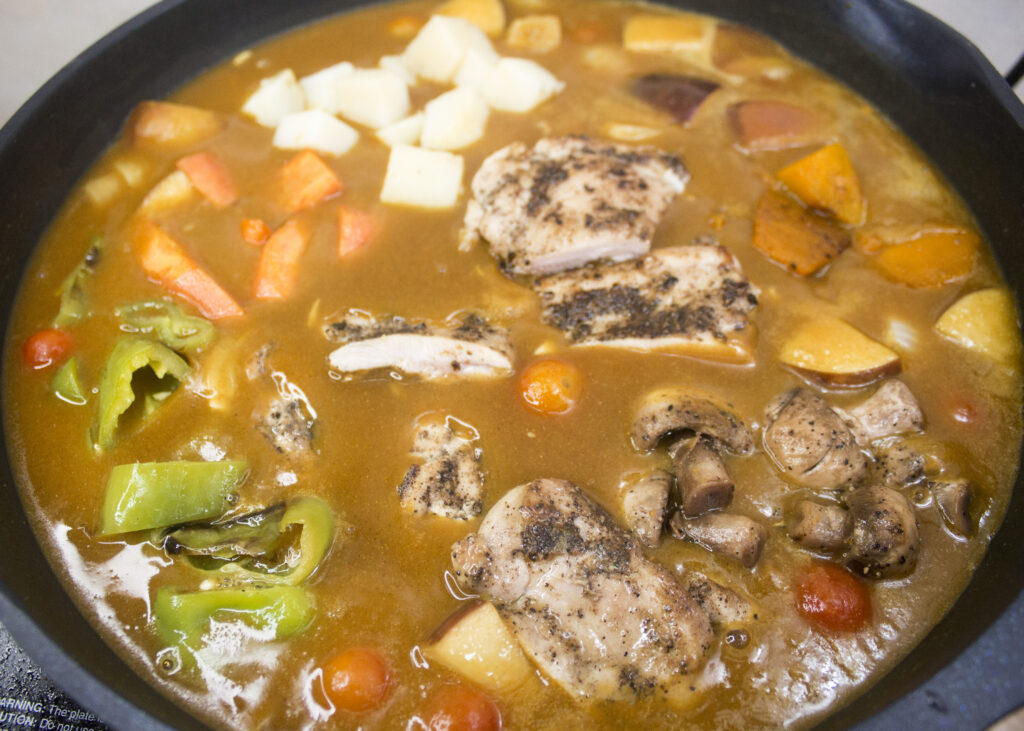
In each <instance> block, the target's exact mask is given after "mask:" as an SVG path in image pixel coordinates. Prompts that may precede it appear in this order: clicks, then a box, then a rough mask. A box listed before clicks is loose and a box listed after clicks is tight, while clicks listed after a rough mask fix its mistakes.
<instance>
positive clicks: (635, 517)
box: [620, 470, 672, 548]
mask: <svg viewBox="0 0 1024 731" xmlns="http://www.w3.org/2000/svg"><path fill="white" fill-rule="evenodd" d="M671 490H672V475H670V474H669V473H667V472H662V471H661V470H656V471H654V472H652V473H650V474H649V475H644V476H643V477H641V478H640V479H638V480H633V481H630V482H627V483H626V484H624V485H623V486H622V488H621V493H620V494H621V496H622V514H623V518H624V519H625V521H626V526H627V527H628V528H629V529H630V530H631V531H633V532H634V533H636V535H637V537H638V538H639V539H640V541H641V543H643V544H644V545H645V546H647V547H648V548H657V547H658V545H659V544H660V543H661V530H662V528H664V526H665V508H666V506H667V505H668V495H669V492H671Z"/></svg>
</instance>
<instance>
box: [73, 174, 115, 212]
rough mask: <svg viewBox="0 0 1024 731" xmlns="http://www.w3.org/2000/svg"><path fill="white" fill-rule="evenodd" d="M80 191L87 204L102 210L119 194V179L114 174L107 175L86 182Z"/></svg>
mask: <svg viewBox="0 0 1024 731" xmlns="http://www.w3.org/2000/svg"><path fill="white" fill-rule="evenodd" d="M82 191H83V192H84V193H85V197H86V198H88V199H89V202H90V203H92V204H93V205H94V206H97V207H100V208H103V207H106V206H108V205H110V204H111V203H113V202H114V199H115V198H117V196H118V195H119V194H120V193H121V178H120V176H119V175H117V174H116V173H107V174H106V175H100V176H98V177H95V178H92V179H91V180H88V181H86V183H85V184H84V185H83V186H82Z"/></svg>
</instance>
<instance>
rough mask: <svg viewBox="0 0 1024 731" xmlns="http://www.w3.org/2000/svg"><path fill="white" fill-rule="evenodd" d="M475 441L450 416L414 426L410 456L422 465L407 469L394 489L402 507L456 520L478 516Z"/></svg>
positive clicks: (468, 429)
mask: <svg viewBox="0 0 1024 731" xmlns="http://www.w3.org/2000/svg"><path fill="white" fill-rule="evenodd" d="M453 427H454V428H453ZM475 442H476V431H475V430H474V429H472V428H471V427H469V426H468V425H466V424H463V423H462V422H460V421H458V420H455V419H453V418H452V417H447V418H444V419H438V418H436V417H435V418H428V419H426V420H423V421H421V422H420V423H419V424H417V426H416V437H415V438H414V440H413V445H412V452H411V454H412V456H413V457H415V458H418V459H421V460H423V462H422V464H414V465H413V466H412V467H410V468H409V471H408V472H406V473H405V479H404V480H402V484H401V485H399V486H398V497H399V500H400V501H401V503H402V507H403V508H405V509H406V510H410V511H412V512H413V513H415V514H417V515H426V514H428V513H429V514H433V515H439V516H441V517H443V518H454V519H456V520H469V519H470V518H475V517H476V516H478V515H480V513H481V511H482V510H483V505H484V503H483V498H484V480H483V475H482V474H481V472H480V466H479V458H480V452H479V450H478V449H477V448H476V445H475Z"/></svg>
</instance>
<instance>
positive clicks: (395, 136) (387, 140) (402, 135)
mask: <svg viewBox="0 0 1024 731" xmlns="http://www.w3.org/2000/svg"><path fill="white" fill-rule="evenodd" d="M423 117H424V115H423V112H416V114H413V115H412V116H410V117H406V118H405V119H403V120H401V121H398V122H395V123H394V124H389V125H388V126H387V127H385V128H384V129H382V130H380V131H378V132H377V139H379V140H380V141H381V142H383V143H384V144H385V145H387V146H388V147H394V146H395V145H415V144H416V143H417V142H419V141H420V135H422V134H423Z"/></svg>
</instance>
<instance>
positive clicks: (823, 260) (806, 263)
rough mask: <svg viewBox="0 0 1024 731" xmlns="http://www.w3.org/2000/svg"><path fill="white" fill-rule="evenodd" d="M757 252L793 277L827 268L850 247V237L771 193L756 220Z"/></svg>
mask: <svg viewBox="0 0 1024 731" xmlns="http://www.w3.org/2000/svg"><path fill="white" fill-rule="evenodd" d="M753 243H754V248H756V249H758V250H759V251H761V252H762V253H763V254H765V255H766V256H767V257H768V258H769V259H771V260H772V261H774V262H776V263H778V264H779V265H780V266H782V267H784V268H785V269H787V270H788V271H790V272H793V273H794V274H799V275H800V276H803V277H806V276H810V275H812V274H815V273H816V272H818V271H820V270H822V269H823V268H825V267H826V266H827V265H828V264H829V263H831V262H832V260H833V259H835V258H836V257H837V256H839V254H841V253H842V252H843V250H844V249H846V248H847V247H848V246H849V245H850V235H849V234H848V233H847V232H846V231H844V230H843V229H842V228H840V227H839V226H837V225H835V224H834V223H832V222H831V221H830V220H829V219H827V218H824V217H823V216H819V215H817V214H816V213H812V212H811V211H808V210H807V209H805V208H804V207H803V206H801V205H800V204H799V203H797V202H796V201H794V200H792V199H791V198H789V197H788V196H786V195H784V194H782V193H778V192H776V191H774V190H768V191H766V192H765V193H764V195H762V196H761V200H760V201H758V204H757V213H756V214H755V217H754V239H753Z"/></svg>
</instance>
